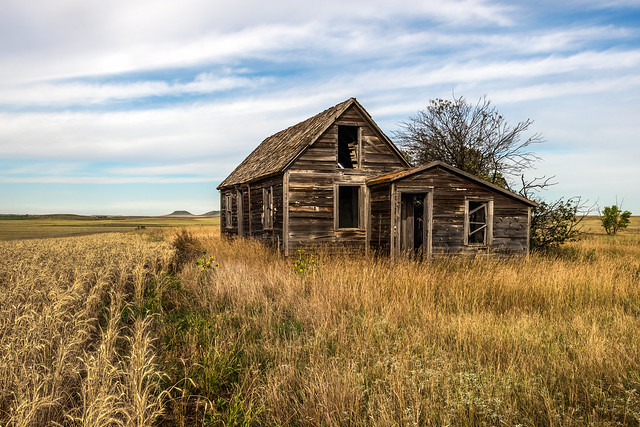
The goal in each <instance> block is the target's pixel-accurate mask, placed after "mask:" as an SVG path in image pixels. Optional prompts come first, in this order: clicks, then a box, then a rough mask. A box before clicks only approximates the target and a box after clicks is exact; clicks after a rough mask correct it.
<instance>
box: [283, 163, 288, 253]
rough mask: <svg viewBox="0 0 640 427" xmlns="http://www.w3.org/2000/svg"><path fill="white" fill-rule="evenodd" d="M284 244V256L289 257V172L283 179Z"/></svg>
mask: <svg viewBox="0 0 640 427" xmlns="http://www.w3.org/2000/svg"><path fill="white" fill-rule="evenodd" d="M282 187H283V189H282V209H283V211H282V215H283V216H282V222H283V224H282V243H283V245H284V255H285V256H289V171H286V172H285V173H284V176H283V177H282Z"/></svg>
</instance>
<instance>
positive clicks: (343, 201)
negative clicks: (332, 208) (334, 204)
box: [338, 185, 360, 228]
mask: <svg viewBox="0 0 640 427" xmlns="http://www.w3.org/2000/svg"><path fill="white" fill-rule="evenodd" d="M359 196H360V188H359V187H355V186H347V185H341V186H339V187H338V228H358V227H359V225H360V224H359V212H360V200H359V199H360V197H359Z"/></svg>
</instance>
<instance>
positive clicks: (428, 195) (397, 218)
mask: <svg viewBox="0 0 640 427" xmlns="http://www.w3.org/2000/svg"><path fill="white" fill-rule="evenodd" d="M403 194H424V195H425V202H426V204H427V207H426V209H425V210H424V214H423V215H424V216H425V221H424V227H426V239H424V241H423V246H425V251H423V258H425V259H430V258H431V257H432V255H433V187H432V186H428V187H399V186H396V185H395V183H393V184H391V242H390V243H391V245H390V246H391V248H390V249H391V257H392V258H396V257H398V258H399V257H401V256H402V241H401V238H402V237H401V236H402V195H403Z"/></svg>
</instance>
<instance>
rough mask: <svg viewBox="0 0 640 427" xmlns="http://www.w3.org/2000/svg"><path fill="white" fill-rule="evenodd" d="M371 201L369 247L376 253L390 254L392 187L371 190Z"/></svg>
mask: <svg viewBox="0 0 640 427" xmlns="http://www.w3.org/2000/svg"><path fill="white" fill-rule="evenodd" d="M369 199H370V200H371V208H370V209H371V211H370V221H369V224H370V227H371V229H370V230H371V231H370V238H369V245H370V247H371V249H373V251H374V252H378V253H382V254H387V255H388V254H389V244H390V242H391V185H390V184H388V183H387V184H383V185H376V186H374V187H370V188H369Z"/></svg>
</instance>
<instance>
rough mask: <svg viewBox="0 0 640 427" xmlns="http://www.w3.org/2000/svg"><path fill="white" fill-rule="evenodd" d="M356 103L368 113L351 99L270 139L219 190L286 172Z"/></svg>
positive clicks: (237, 168) (243, 162)
mask: <svg viewBox="0 0 640 427" xmlns="http://www.w3.org/2000/svg"><path fill="white" fill-rule="evenodd" d="M352 104H356V105H357V106H358V107H359V108H360V109H361V110H362V111H364V109H363V108H362V106H360V104H359V103H358V101H356V99H355V98H349V99H347V100H346V101H344V102H341V103H339V104H337V105H334V106H333V107H331V108H328V109H326V110H324V111H323V112H321V113H319V114H316V115H315V116H313V117H310V118H308V119H307V120H305V121H302V122H300V123H298V124H296V125H293V126H291V127H289V128H287V129H285V130H282V131H280V132H278V133H276V134H274V135H271V136H270V137H268V138H266V139H265V140H264V141H262V143H261V144H260V145H258V147H257V148H256V149H255V150H253V152H252V153H251V154H249V155H248V156H247V158H246V159H244V160H243V161H242V163H240V164H239V165H238V167H236V168H235V169H234V170H233V172H231V174H230V175H229V176H228V177H227V178H226V179H225V180H224V181H222V183H221V184H220V185H219V186H218V189H220V188H223V187H230V186H233V185H237V184H242V183H246V182H250V181H255V180H257V179H260V178H264V177H267V176H269V175H274V174H277V173H281V172H284V171H285V170H286V168H287V167H288V166H289V165H290V164H291V163H292V162H293V161H294V160H295V159H296V158H298V156H299V155H300V154H301V153H302V152H303V151H304V150H305V149H306V148H307V147H308V146H310V145H311V144H313V143H314V142H315V141H316V139H318V138H319V137H320V135H322V133H324V131H326V130H327V128H328V127H329V126H331V124H332V123H333V122H334V121H335V120H336V119H337V118H338V117H339V116H340V115H341V114H342V113H344V111H345V110H346V109H347V108H349V107H350V106H351V105H352Z"/></svg>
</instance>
